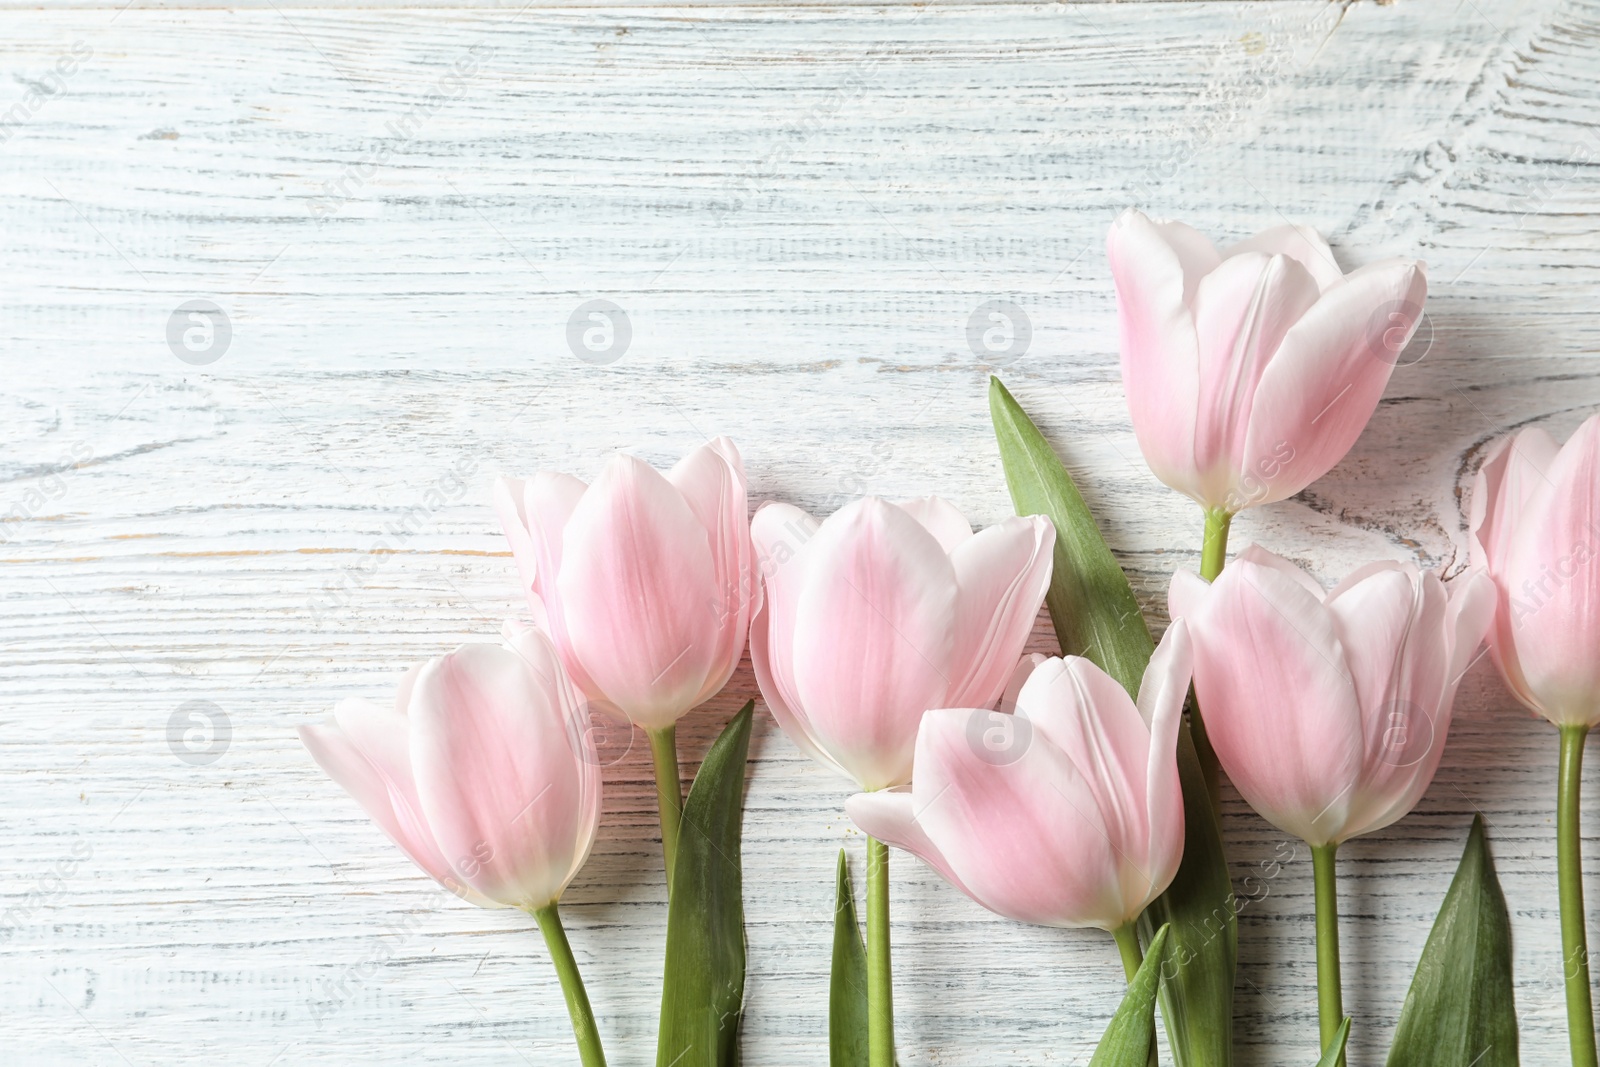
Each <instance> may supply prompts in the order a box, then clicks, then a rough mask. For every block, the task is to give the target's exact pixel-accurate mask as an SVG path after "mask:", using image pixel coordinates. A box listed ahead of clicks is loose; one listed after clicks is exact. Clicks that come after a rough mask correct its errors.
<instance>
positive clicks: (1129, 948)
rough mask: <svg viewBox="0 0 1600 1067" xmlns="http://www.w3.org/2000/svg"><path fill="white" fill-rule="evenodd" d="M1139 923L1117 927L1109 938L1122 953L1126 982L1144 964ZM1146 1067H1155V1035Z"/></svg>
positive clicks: (1151, 1040) (1130, 979) (1146, 1060)
mask: <svg viewBox="0 0 1600 1067" xmlns="http://www.w3.org/2000/svg"><path fill="white" fill-rule="evenodd" d="M1138 930H1139V922H1138V920H1137V919H1135V920H1134V921H1133V922H1131V923H1128V924H1127V925H1126V926H1119V927H1117V928H1116V929H1115V930H1113V931H1111V936H1112V937H1114V938H1116V939H1117V951H1118V952H1120V953H1122V973H1123V974H1125V975H1127V976H1128V981H1130V982H1132V981H1133V976H1134V975H1136V974H1138V973H1139V964H1141V963H1143V962H1144V953H1143V952H1142V951H1140V949H1139V933H1138ZM1145 1063H1146V1065H1147V1067H1156V1039H1155V1034H1154V1033H1152V1034H1151V1035H1150V1054H1149V1055H1148V1056H1146V1057H1145Z"/></svg>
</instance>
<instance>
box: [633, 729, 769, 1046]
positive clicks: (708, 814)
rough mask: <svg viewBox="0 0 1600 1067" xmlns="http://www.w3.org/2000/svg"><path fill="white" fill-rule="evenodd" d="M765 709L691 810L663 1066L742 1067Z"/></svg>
mask: <svg viewBox="0 0 1600 1067" xmlns="http://www.w3.org/2000/svg"><path fill="white" fill-rule="evenodd" d="M754 708H755V701H753V700H752V701H750V702H749V703H747V704H745V706H744V707H743V709H741V710H740V712H739V714H737V715H735V716H734V717H733V720H732V721H731V722H729V723H728V725H727V727H726V728H725V729H724V730H723V731H722V736H720V737H718V738H717V740H716V743H715V744H713V745H712V746H711V751H710V752H708V753H706V758H705V761H704V762H703V763H701V764H700V772H699V773H698V774H696V775H695V779H694V785H692V786H690V788H689V797H688V799H687V800H685V801H684V804H683V825H682V830H681V834H682V836H681V837H680V838H679V839H678V857H677V861H676V863H675V864H674V866H673V871H672V900H671V903H670V904H668V906H667V963H666V968H665V971H666V973H665V974H664V976H663V977H662V980H661V1029H660V1031H659V1033H658V1034H657V1036H656V1064H657V1067H735V1065H737V1064H738V1062H739V1017H740V1012H741V1011H742V1009H743V1005H744V959H745V956H744V950H745V945H744V897H743V882H742V877H741V875H740V870H739V835H740V828H741V824H742V822H743V817H744V771H745V757H746V756H747V755H748V754H749V751H750V721H751V718H752V714H753V709H754Z"/></svg>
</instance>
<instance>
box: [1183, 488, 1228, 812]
mask: <svg viewBox="0 0 1600 1067" xmlns="http://www.w3.org/2000/svg"><path fill="white" fill-rule="evenodd" d="M1232 523H1233V515H1232V513H1231V512H1227V511H1224V510H1222V509H1221V508H1207V509H1206V532H1205V537H1204V539H1203V540H1202V541H1201V542H1200V577H1202V578H1204V579H1205V580H1206V581H1208V582H1214V581H1216V580H1217V575H1219V574H1221V573H1222V568H1223V566H1224V565H1225V564H1226V563H1227V562H1228V527H1229V526H1230V525H1232ZM1189 733H1190V734H1191V735H1192V736H1193V738H1194V751H1195V755H1196V756H1198V757H1199V759H1200V771H1201V773H1202V774H1203V775H1205V779H1206V792H1207V793H1209V794H1210V795H1211V810H1212V811H1216V812H1221V811H1222V770H1221V768H1220V767H1219V766H1218V764H1217V753H1216V750H1214V749H1213V748H1212V747H1211V738H1210V737H1208V736H1207V735H1206V724H1205V720H1204V719H1203V718H1201V715H1200V702H1199V701H1198V700H1197V701H1195V703H1194V714H1193V715H1191V716H1190V717H1189Z"/></svg>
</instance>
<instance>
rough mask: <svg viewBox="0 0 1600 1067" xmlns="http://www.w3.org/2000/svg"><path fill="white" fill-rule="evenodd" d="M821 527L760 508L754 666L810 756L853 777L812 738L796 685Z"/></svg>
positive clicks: (786, 508)
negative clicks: (803, 610)
mask: <svg viewBox="0 0 1600 1067" xmlns="http://www.w3.org/2000/svg"><path fill="white" fill-rule="evenodd" d="M820 525H821V524H820V523H818V522H817V520H816V519H814V518H812V517H811V516H810V515H808V514H806V513H805V512H804V511H801V510H800V509H799V508H797V507H794V506H793V505H790V504H778V503H774V502H771V501H768V502H767V503H765V504H762V505H761V506H760V507H759V508H757V509H756V514H755V518H754V519H752V520H751V522H750V539H751V541H752V542H753V544H754V546H755V551H756V556H757V558H758V559H759V560H760V565H759V569H760V574H761V584H762V600H761V604H760V607H759V608H758V609H757V611H756V614H755V617H754V619H753V620H752V621H751V624H750V665H751V666H752V667H753V668H754V669H755V675H756V684H757V686H759V687H760V689H761V696H762V698H763V699H764V700H765V701H766V704H767V709H768V710H769V711H771V712H772V717H773V718H775V719H776V720H777V721H778V725H779V727H781V728H782V730H783V732H784V733H785V734H787V735H788V736H789V738H790V739H791V740H792V741H794V743H795V745H796V746H797V747H798V748H799V749H800V751H802V752H804V753H805V754H806V755H807V756H810V757H811V758H812V759H814V760H816V761H817V762H818V763H820V764H822V765H823V766H824V767H827V768H828V769H829V770H832V771H834V772H836V773H838V774H839V775H841V776H843V777H845V778H849V777H850V772H849V771H847V770H845V769H844V768H843V767H842V766H840V765H839V763H838V761H837V760H835V759H834V758H833V757H832V756H830V755H828V754H827V752H826V751H824V750H823V748H822V746H821V745H820V744H819V743H818V742H817V740H816V739H815V738H814V737H813V736H812V734H811V724H810V723H809V722H808V721H807V719H806V716H805V707H804V705H802V704H801V703H800V697H799V694H798V693H797V692H796V690H795V684H794V633H795V631H794V616H795V608H796V606H797V605H798V604H799V602H800V591H801V589H802V588H803V587H804V585H805V572H806V555H805V552H806V546H807V545H808V544H809V543H810V542H811V540H812V538H814V537H815V536H816V534H817V529H818V527H819V526H820Z"/></svg>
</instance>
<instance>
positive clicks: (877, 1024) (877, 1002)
mask: <svg viewBox="0 0 1600 1067" xmlns="http://www.w3.org/2000/svg"><path fill="white" fill-rule="evenodd" d="M867 1062H868V1063H869V1064H871V1067H894V982H893V980H892V978H891V977H890V970H889V846H888V845H886V844H884V843H883V842H882V841H879V840H877V839H876V838H871V837H869V838H867Z"/></svg>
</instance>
